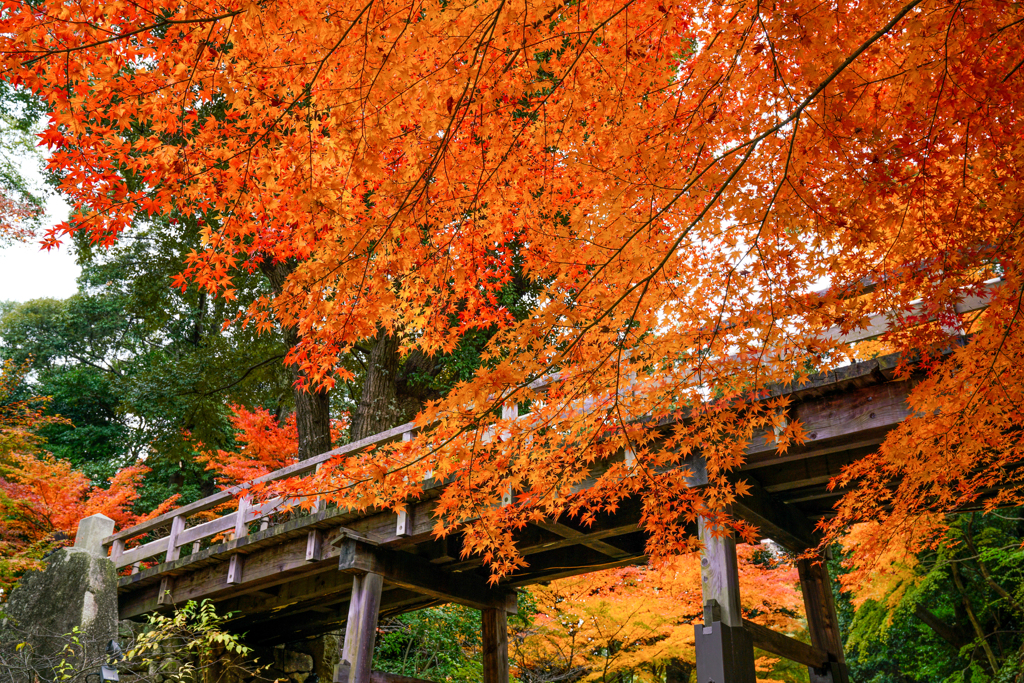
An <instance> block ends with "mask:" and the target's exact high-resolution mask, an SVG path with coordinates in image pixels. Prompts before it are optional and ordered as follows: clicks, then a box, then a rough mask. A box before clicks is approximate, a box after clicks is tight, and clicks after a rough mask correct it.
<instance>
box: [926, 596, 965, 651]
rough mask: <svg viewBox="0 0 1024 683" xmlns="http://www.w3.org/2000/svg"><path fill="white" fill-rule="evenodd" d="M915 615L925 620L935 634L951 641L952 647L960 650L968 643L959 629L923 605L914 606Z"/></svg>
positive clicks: (948, 641)
mask: <svg viewBox="0 0 1024 683" xmlns="http://www.w3.org/2000/svg"><path fill="white" fill-rule="evenodd" d="M914 616H916V617H917V618H918V619H920V620H921V621H922V622H924V624H925V625H926V626H927V627H928V628H930V629H931V630H932V631H934V632H935V635H937V636H938V637H940V638H942V639H943V640H944V641H946V642H947V643H949V644H950V646H951V647H953V648H955V649H957V650H959V649H960V648H962V647H963V646H964V645H966V644H967V642H965V641H964V639H963V637H961V634H960V632H959V631H957V630H956V629H955V628H953V627H952V626H950V625H949V624H947V623H946V622H944V621H942V619H939V618H938V617H937V616H935V615H934V614H932V612H931V611H930V610H929V609H928V608H926V607H924V606H923V605H917V606H916V607H914Z"/></svg>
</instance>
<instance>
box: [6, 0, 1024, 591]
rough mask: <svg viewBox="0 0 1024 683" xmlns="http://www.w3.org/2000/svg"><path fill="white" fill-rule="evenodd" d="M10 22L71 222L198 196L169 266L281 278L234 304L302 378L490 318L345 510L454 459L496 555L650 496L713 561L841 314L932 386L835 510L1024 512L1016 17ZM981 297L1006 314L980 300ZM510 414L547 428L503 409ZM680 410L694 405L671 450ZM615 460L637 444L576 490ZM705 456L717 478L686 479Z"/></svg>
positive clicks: (156, 0)
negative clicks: (703, 525) (688, 525)
mask: <svg viewBox="0 0 1024 683" xmlns="http://www.w3.org/2000/svg"><path fill="white" fill-rule="evenodd" d="M4 8H5V9H4V15H3V19H2V23H3V26H4V31H3V32H0V54H2V59H3V62H2V63H3V68H4V69H5V73H7V74H9V75H11V76H12V77H13V78H15V79H17V81H18V82H19V83H21V84H23V85H24V87H26V88H28V89H29V90H31V91H32V92H33V93H36V94H37V95H38V96H39V97H41V98H42V99H43V100H44V101H45V102H46V106H47V108H48V110H49V111H50V121H49V125H48V127H47V129H46V131H45V133H44V134H43V137H42V139H43V141H44V142H45V143H46V144H47V145H48V146H49V147H50V149H51V150H52V154H51V156H50V158H49V164H50V167H51V168H52V169H54V170H55V171H58V172H59V174H60V175H61V178H62V183H61V188H62V190H63V191H64V192H65V193H66V194H67V195H69V196H70V197H71V198H72V200H73V202H74V205H75V213H74V215H73V216H72V218H71V220H70V221H69V222H68V223H67V224H64V225H61V226H58V227H57V228H55V229H53V230H52V231H51V232H50V233H49V234H48V236H47V238H46V239H47V243H48V244H51V245H54V244H56V243H57V242H58V241H59V240H60V239H62V238H63V237H64V236H66V235H69V234H76V235H85V236H86V237H87V238H88V239H89V240H92V241H93V242H95V243H98V244H103V245H112V244H115V243H116V242H117V240H118V236H119V235H120V234H122V233H123V232H124V231H125V230H127V229H129V227H130V226H132V225H133V224H134V222H135V221H136V220H137V219H139V218H145V217H146V216H157V215H171V214H174V215H177V216H189V217H192V218H193V219H194V220H195V221H196V223H197V225H199V226H200V230H201V240H200V244H199V245H197V246H196V248H195V249H194V250H193V251H192V252H191V253H189V254H188V255H187V257H186V262H185V264H184V269H183V272H182V273H181V274H180V275H178V276H177V277H176V280H175V282H176V284H177V285H178V286H180V287H183V288H184V287H188V286H189V284H190V283H193V284H194V285H197V286H198V287H200V288H201V289H202V290H203V291H205V292H208V293H210V294H216V295H218V296H221V297H224V298H227V299H231V298H232V297H234V296H236V295H237V292H238V282H239V281H240V279H241V278H244V277H246V276H247V274H249V273H253V272H255V271H257V270H258V269H260V268H267V267H276V266H277V265H283V266H287V271H288V273H289V274H288V275H287V278H286V279H284V281H283V282H282V283H281V286H280V287H279V288H278V290H277V291H275V292H274V293H270V294H263V295H262V296H259V297H258V298H256V299H255V300H254V301H253V302H252V303H251V305H248V306H247V307H246V308H245V311H244V313H243V314H242V315H241V316H238V317H237V318H236V319H235V320H236V322H237V324H238V325H239V326H240V327H241V328H243V329H249V328H247V327H246V326H254V327H255V328H256V329H258V330H270V329H273V328H274V327H275V325H277V324H278V323H280V324H281V325H283V326H284V327H285V328H286V329H292V330H294V331H295V333H296V335H297V341H296V344H295V346H293V347H292V348H291V349H290V351H289V352H288V360H289V361H290V362H291V363H293V364H294V365H295V366H296V368H298V369H299V370H300V371H301V373H300V374H299V375H298V377H299V379H300V381H302V382H306V383H308V384H309V385H310V386H312V387H323V386H330V385H332V384H333V383H335V382H337V381H339V380H345V379H346V378H348V377H351V370H350V369H347V367H346V365H345V364H344V363H342V362H341V360H342V358H343V355H344V354H345V353H347V352H348V351H350V350H352V349H353V348H354V347H355V346H356V345H357V344H359V343H360V342H361V341H363V340H366V339H370V338H374V337H375V336H377V335H378V334H379V332H380V331H381V330H383V331H384V332H385V333H390V334H396V335H397V334H400V336H401V339H402V342H401V343H402V347H401V352H402V353H412V352H419V353H422V354H425V355H427V356H430V355H432V354H437V353H441V352H447V351H451V350H453V349H454V348H455V347H456V345H457V343H458V341H459V339H460V338H461V337H462V336H463V335H465V334H466V333H467V332H469V331H472V330H475V329H489V328H492V327H495V326H496V327H497V328H498V331H497V333H496V334H495V335H494V336H493V337H491V338H490V340H489V341H488V343H487V347H486V349H485V351H484V353H483V355H482V365H481V367H480V368H479V369H478V370H477V371H476V373H475V375H474V376H473V377H472V378H471V379H469V380H468V381H463V382H459V383H458V384H456V385H455V386H454V387H453V389H452V391H450V392H449V393H448V394H447V395H446V396H444V397H443V398H441V399H439V400H437V401H435V402H432V403H430V404H429V405H428V406H427V407H426V408H425V409H424V410H422V411H421V413H420V415H419V417H418V418H417V420H418V422H419V424H420V425H421V426H423V427H424V430H423V433H422V434H421V435H420V436H419V437H417V438H416V439H414V440H413V441H411V442H408V443H405V444H402V445H400V446H396V447H394V448H391V449H390V450H386V451H383V452H381V451H379V452H376V453H374V454H373V457H372V458H362V459H360V458H351V459H348V460H347V461H345V462H344V463H342V462H338V463H336V465H337V466H336V467H325V468H323V469H322V470H321V472H320V474H319V475H318V476H319V477H320V480H319V481H314V485H322V487H323V488H325V489H329V490H331V491H334V492H335V493H333V494H331V495H332V496H333V498H334V499H335V500H336V501H337V502H338V503H341V504H346V505H350V506H353V507H361V506H366V505H372V504H391V505H396V504H399V501H401V500H402V499H404V498H405V497H406V496H407V495H409V494H411V493H414V491H415V485H416V484H415V482H417V481H419V480H421V479H422V476H423V474H424V473H426V472H428V471H431V472H434V473H436V474H439V475H441V476H446V477H451V479H452V482H453V483H452V485H451V486H449V488H448V489H447V491H446V493H445V495H444V496H443V497H442V499H441V505H440V508H439V512H440V521H439V523H438V531H439V532H446V531H450V530H452V529H455V528H457V527H458V526H459V525H461V523H462V522H463V521H464V520H467V519H474V520H477V521H476V522H474V524H475V525H476V526H475V527H474V528H476V529H477V531H476V532H473V531H470V532H468V533H467V539H468V542H469V544H470V547H472V548H473V549H474V550H476V551H480V552H484V553H487V555H488V556H489V557H491V558H492V559H493V560H494V562H495V564H494V566H495V568H496V569H497V570H498V571H499V572H502V571H507V570H509V569H511V568H512V567H514V566H516V565H517V564H518V563H519V562H520V561H521V558H519V557H518V556H517V555H516V553H515V550H514V548H512V547H511V545H510V539H511V533H512V531H511V530H512V529H514V528H515V527H516V526H517V525H521V524H523V523H524V522H525V520H527V519H529V518H535V517H539V516H557V515H559V514H563V513H575V514H581V515H582V516H583V517H584V518H586V516H587V513H588V511H592V510H594V509H598V508H614V507H615V506H616V505H617V504H618V501H620V500H621V499H622V498H623V497H624V496H627V495H631V494H634V493H638V494H641V495H643V496H645V501H646V504H647V507H646V509H647V511H648V513H647V516H646V524H647V527H648V529H649V530H650V531H651V533H652V536H651V539H652V540H651V548H652V551H654V552H670V551H673V550H678V549H680V548H685V547H690V546H691V545H692V540H688V538H687V536H686V535H685V534H683V533H680V532H681V530H682V528H683V527H682V525H683V524H685V522H687V521H692V520H693V519H694V518H695V517H696V516H697V515H698V514H702V515H705V516H708V517H711V518H713V519H717V520H724V519H725V517H724V512H723V510H724V507H725V506H726V505H727V504H728V503H729V502H730V501H731V500H732V499H733V497H734V496H735V495H737V494H742V493H743V491H742V490H737V488H736V486H735V485H733V484H732V483H730V481H729V480H728V478H727V474H728V473H729V472H730V471H731V470H733V469H735V468H736V467H737V466H738V465H739V464H740V463H741V461H742V457H743V455H742V453H743V445H744V443H745V442H746V441H747V440H749V439H750V437H751V435H752V434H753V432H754V430H756V429H765V428H767V429H769V431H771V428H772V427H778V429H777V430H775V431H777V432H778V434H777V438H778V444H779V448H780V449H785V448H786V447H787V446H788V445H789V444H791V443H793V442H794V441H799V439H800V438H801V432H800V429H799V425H798V424H784V423H785V420H782V419H781V417H780V415H781V414H782V413H781V412H780V411H784V410H785V401H784V400H783V399H775V400H773V401H766V400H760V399H762V398H764V396H765V395H766V393H767V389H768V388H769V387H770V386H772V385H773V384H780V383H781V384H787V383H799V382H801V381H802V380H803V379H805V378H806V377H807V376H808V375H809V374H811V373H814V372H818V371H822V370H827V369H829V368H832V367H835V366H837V365H839V364H842V363H844V362H848V361H849V360H850V359H851V358H852V357H853V356H854V353H855V350H851V349H850V348H849V345H848V344H847V343H846V342H845V341H844V340H843V335H844V334H846V333H849V332H851V331H854V330H857V329H860V328H863V327H865V326H867V325H868V323H869V322H870V321H871V320H872V319H873V317H874V316H882V319H884V320H886V321H887V322H888V323H889V324H890V327H889V329H890V331H889V332H888V333H886V334H885V335H884V336H883V343H884V345H885V348H886V350H887V351H890V352H894V353H899V354H901V355H900V358H901V370H902V371H904V372H908V371H909V368H910V367H911V365H912V364H916V363H921V364H924V367H926V368H928V369H930V370H931V372H930V375H929V377H928V379H927V380H926V381H925V382H922V383H921V384H920V385H919V386H918V387H917V389H916V390H915V393H914V395H913V396H912V398H911V405H912V408H913V409H914V410H915V411H916V412H917V414H916V416H914V417H912V418H911V419H908V420H907V421H906V422H905V423H904V425H903V426H901V427H900V428H899V429H898V430H896V431H895V432H894V433H893V434H892V435H891V436H890V437H889V439H888V441H887V442H886V444H885V446H883V448H882V449H881V450H880V451H879V452H878V454H877V455H875V456H872V457H871V458H869V459H867V460H865V461H864V463H863V465H862V466H859V467H854V468H853V469H851V470H850V471H848V472H847V473H845V474H844V476H843V478H842V480H841V481H842V482H845V483H848V484H849V485H850V487H851V489H852V490H853V493H851V494H850V495H849V496H848V497H847V498H846V499H845V502H844V503H843V505H842V506H841V507H840V514H839V516H838V518H837V520H836V521H835V525H836V526H835V528H840V527H842V526H843V525H845V524H847V523H849V522H850V521H853V520H856V519H859V518H861V517H863V516H865V515H868V516H871V517H873V518H876V519H879V520H881V521H882V522H883V523H884V524H886V525H889V526H890V527H892V528H896V527H901V526H902V525H904V524H906V523H907V522H908V521H917V520H921V519H926V520H927V519H933V518H930V517H927V516H922V515H923V514H924V513H927V512H933V511H940V512H941V511H947V510H952V509H956V508H958V507H962V506H964V505H989V506H995V505H1005V504H1011V503H1017V502H1021V491H1020V488H1019V486H1020V485H1019V480H1018V477H1019V476H1020V475H1019V472H1020V468H1019V467H1018V465H1019V462H1020V460H1021V457H1022V456H1024V453H1022V452H1021V449H1022V445H1021V442H1020V440H1019V438H1017V436H1016V435H1017V434H1019V432H1020V429H1021V427H1022V424H1021V414H1022V413H1021V411H1020V409H1019V407H1020V403H1021V399H1022V396H1021V391H1024V381H1022V380H1024V378H1022V377H1021V368H1022V367H1024V363H1022V362H1021V361H1022V360H1024V359H1022V358H1021V354H1022V353H1024V344H1022V341H1024V339H1022V334H1024V333H1022V330H1021V323H1020V320H1019V314H1020V304H1021V296H1022V292H1024V289H1022V286H1021V285H1022V283H1021V270H1020V268H1021V266H1020V264H1021V258H1020V257H1021V250H1022V248H1024V247H1022V244H1024V243H1022V235H1024V231H1021V229H1020V221H1021V216H1022V213H1021V209H1022V198H1021V191H1022V187H1024V186H1022V185H1021V183H1020V182H1019V178H1020V176H1021V170H1022V169H1021V161H1022V145H1024V135H1022V133H1024V131H1022V129H1021V128H1022V126H1024V123H1022V119H1021V117H1020V116H1019V112H1020V108H1021V97H1022V94H1024V72H1022V69H1021V66H1022V59H1021V54H1022V50H1021V45H1022V41H1021V32H1022V31H1024V23H1022V22H1021V17H1020V7H1019V6H1018V5H1015V4H1008V3H1000V2H994V1H991V0H985V1H982V2H977V3H971V4H964V3H959V2H949V1H948V0H910V1H909V2H906V3H902V2H900V3H891V2H887V1H886V0H871V1H870V2H868V3H859V4H857V5H844V4H842V3H823V4H816V5H806V4H805V3H800V2H796V1H795V0H781V1H779V2H775V3H772V4H768V5H766V4H764V3H740V4H725V3H698V2H692V3H691V2H685V1H683V2H677V3H664V2H662V1H661V0H583V1H581V2H573V3H564V2H561V1H560V0H536V1H531V2H526V3H518V4H517V3H506V2H504V1H503V0H488V1H486V2H477V3H458V2H456V3H453V2H449V1H447V0H425V1H422V2H421V1H418V0H413V1H410V0H369V1H368V2H367V3H365V4H355V5H352V4H349V3H326V4H325V3H305V2H303V1H302V0H299V1H298V2H290V3H287V4H285V3H275V2H268V3H258V4H254V3H246V2H239V1H237V0H217V1H216V2H212V3H208V4H206V5H204V6H203V7H198V6H195V5H192V4H188V3H179V2H177V1H176V0H146V1H145V2H141V3H109V2H89V1H86V2H74V3H71V2H63V1H61V0H52V1H51V0H46V1H44V2H19V1H16V0H11V1H9V2H7V3H5V5H4ZM175 220H180V219H175ZM517 273H518V276H520V277H522V278H523V279H524V280H525V281H526V282H529V283H531V285H532V286H534V287H536V291H537V292H538V294H537V297H536V300H535V302H534V303H533V305H532V307H531V310H530V311H529V312H528V313H527V314H525V315H523V316H521V317H517V316H514V315H512V314H511V313H510V311H509V310H508V308H507V307H506V306H504V305H502V303H501V300H500V298H499V296H498V292H500V291H501V289H502V288H503V287H504V286H505V285H506V284H507V283H508V282H510V281H511V279H512V278H513V277H514V276H516V274H517ZM995 277H998V278H999V282H998V284H997V285H996V286H991V287H987V286H985V282H986V281H987V280H990V279H992V278H995ZM968 295H985V296H987V297H990V301H989V303H988V306H987V308H986V309H985V310H984V311H983V312H981V313H976V314H972V315H970V316H967V317H966V318H965V317H964V316H961V315H960V314H958V313H957V309H956V305H957V303H958V302H959V301H960V300H961V299H962V298H963V297H965V296H968ZM961 331H967V332H970V336H969V337H967V338H966V339H965V341H964V342H963V344H962V345H960V346H958V347H957V348H956V349H953V350H951V349H950V345H951V339H952V337H953V336H955V335H957V334H959V333H960V332H961ZM555 373H557V377H558V383H557V385H556V386H554V387H553V388H552V389H551V390H550V391H548V392H547V393H544V394H543V395H542V394H541V393H540V392H539V390H538V389H537V386H538V382H541V383H543V382H544V381H545V380H549V379H550V378H551V377H552V376H553V375H554V374H555ZM511 404H520V405H522V406H527V405H529V409H530V410H531V412H533V413H534V414H535V418H536V419H534V420H531V421H517V422H513V421H511V420H507V419H506V420H500V421H499V422H498V424H497V426H496V427H494V426H493V422H494V419H495V417H496V416H497V415H500V414H501V408H502V406H506V407H508V406H510V405H511ZM584 406H586V409H584ZM669 415H677V416H678V415H685V416H686V418H687V420H686V421H685V422H681V423H680V426H679V427H678V428H677V429H676V430H675V432H674V434H673V435H672V437H671V438H669V439H667V440H660V441H655V440H653V434H654V432H653V431H651V430H648V429H646V428H645V427H644V424H656V423H657V420H658V419H660V418H663V417H667V416H669ZM641 416H649V417H651V418H653V419H652V420H651V421H650V422H649V423H645V422H640V421H638V419H637V418H639V417H641ZM428 426H429V427H430V428H429V429H426V428H427V427H428ZM496 434H497V435H500V436H501V438H493V437H494V435H496ZM623 448H627V449H629V450H631V451H633V452H634V453H635V456H636V457H635V461H634V462H635V465H632V466H626V465H617V466H613V467H611V468H609V469H607V471H604V472H603V474H601V475H600V477H599V478H598V482H597V484H596V485H595V486H594V487H592V488H591V489H589V492H588V493H587V494H586V495H585V496H582V497H580V496H571V495H570V492H571V487H572V486H573V484H575V483H577V482H579V481H581V480H583V479H584V478H586V477H587V476H588V475H589V474H590V470H591V468H592V467H593V466H594V465H595V463H599V462H600V461H602V460H604V459H606V458H607V457H608V456H609V455H611V454H612V453H615V452H617V451H619V450H621V449H623ZM698 451H699V452H701V453H702V454H703V455H704V456H705V457H706V458H707V461H708V472H709V477H710V485H709V486H708V487H706V488H705V489H703V490H700V491H695V490H692V489H687V488H686V487H685V486H684V477H685V475H686V472H685V470H680V469H679V468H677V467H673V466H675V465H678V464H679V463H680V461H681V459H682V458H683V457H685V456H686V455H688V454H690V453H693V452H698ZM602 469H603V468H602ZM509 489H511V491H512V492H513V495H514V498H515V501H516V504H515V505H512V506H507V507H504V508H501V507H496V506H493V505H491V502H492V501H496V500H498V499H500V497H501V496H502V494H503V493H504V492H505V491H506V490H509ZM993 490H997V491H998V493H995V494H994V495H993V493H992V492H993ZM484 527H486V528H487V532H486V533H485V532H484V531H483V528H484ZM738 527H739V530H740V531H744V529H743V528H742V525H738ZM925 528H926V530H927V525H926V527H925ZM878 538H880V539H884V538H886V534H879V535H878Z"/></svg>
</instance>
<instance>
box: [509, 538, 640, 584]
mask: <svg viewBox="0 0 1024 683" xmlns="http://www.w3.org/2000/svg"><path fill="white" fill-rule="evenodd" d="M646 562H647V556H646V553H645V551H644V550H643V549H640V550H636V549H634V552H633V555H632V556H630V557H624V558H622V559H618V560H613V559H611V558H610V557H608V556H607V555H605V554H604V553H600V552H598V551H596V550H592V549H591V548H587V547H586V546H579V545H577V546H570V547H566V548H557V549H555V550H551V551H546V552H543V553H538V554H536V555H535V556H532V557H531V558H530V564H529V566H528V567H526V568H525V569H522V570H519V571H518V572H516V573H515V574H513V575H512V576H510V577H508V578H507V579H505V580H504V581H503V582H502V585H505V586H510V587H518V586H529V585H531V584H534V583H537V582H539V581H553V580H555V579H564V578H566V577H569V576H579V575H580V574H586V573H588V572H592V571H596V570H599V569H614V568H616V567H626V566H628V565H631V564H646Z"/></svg>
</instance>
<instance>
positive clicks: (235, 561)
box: [228, 553, 245, 586]
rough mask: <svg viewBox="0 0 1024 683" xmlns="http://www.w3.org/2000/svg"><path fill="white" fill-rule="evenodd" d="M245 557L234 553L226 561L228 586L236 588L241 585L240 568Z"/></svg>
mask: <svg viewBox="0 0 1024 683" xmlns="http://www.w3.org/2000/svg"><path fill="white" fill-rule="evenodd" d="M244 562H245V557H244V556H243V555H240V554H239V553H235V554H234V555H232V556H231V557H230V558H229V559H228V585H229V586H237V585H238V584H240V583H242V567H243V564H244Z"/></svg>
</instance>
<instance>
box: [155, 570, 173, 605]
mask: <svg viewBox="0 0 1024 683" xmlns="http://www.w3.org/2000/svg"><path fill="white" fill-rule="evenodd" d="M172 581H173V579H171V577H169V576H164V577H163V578H161V579H160V594H159V595H158V596H157V599H156V604H158V605H160V606H166V605H173V604H174V596H173V595H172V594H171V591H172V590H174V585H173V584H172Z"/></svg>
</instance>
